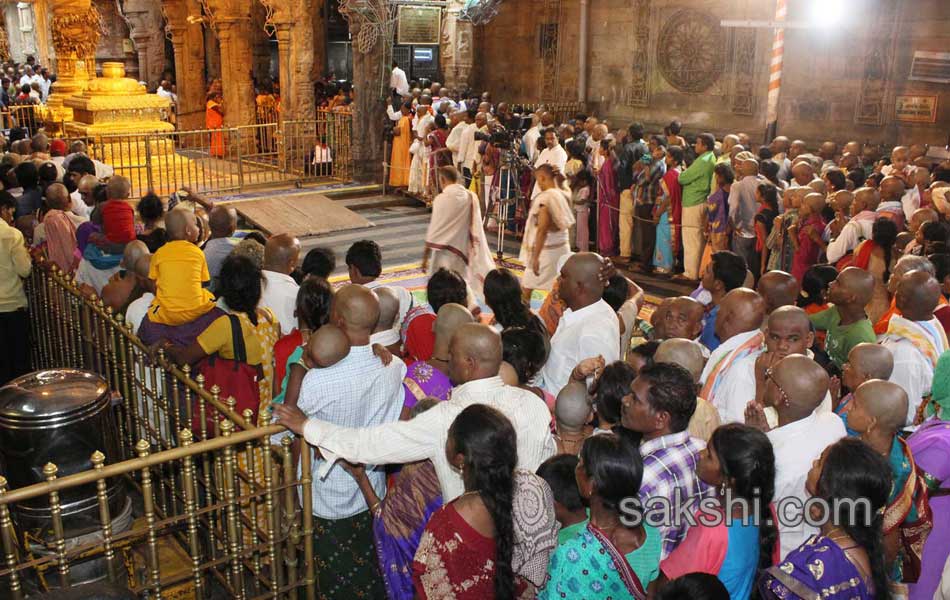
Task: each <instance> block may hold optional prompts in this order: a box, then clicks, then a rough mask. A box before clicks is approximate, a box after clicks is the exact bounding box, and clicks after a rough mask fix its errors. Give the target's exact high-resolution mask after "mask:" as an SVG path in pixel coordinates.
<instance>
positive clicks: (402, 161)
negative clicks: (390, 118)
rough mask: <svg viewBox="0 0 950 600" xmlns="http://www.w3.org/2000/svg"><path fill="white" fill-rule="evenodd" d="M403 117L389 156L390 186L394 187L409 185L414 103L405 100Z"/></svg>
mask: <svg viewBox="0 0 950 600" xmlns="http://www.w3.org/2000/svg"><path fill="white" fill-rule="evenodd" d="M399 110H400V111H401V112H402V117H400V118H399V123H397V124H396V127H395V128H394V129H393V149H392V153H391V155H390V158H389V186H390V187H394V188H408V187H409V167H410V164H411V160H412V155H411V154H409V147H410V146H411V145H412V140H413V132H412V104H410V103H409V102H404V103H403V105H402V107H400V109H399Z"/></svg>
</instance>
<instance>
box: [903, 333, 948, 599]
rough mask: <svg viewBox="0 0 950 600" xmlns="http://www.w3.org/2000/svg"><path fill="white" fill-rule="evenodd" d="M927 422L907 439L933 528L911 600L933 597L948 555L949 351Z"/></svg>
mask: <svg viewBox="0 0 950 600" xmlns="http://www.w3.org/2000/svg"><path fill="white" fill-rule="evenodd" d="M930 394H931V396H930V403H929V404H927V406H926V407H925V409H924V410H925V415H926V417H927V420H925V421H924V422H923V424H922V425H921V426H920V427H919V428H918V429H917V431H915V432H914V434H913V435H911V436H910V437H909V438H908V439H907V446H908V447H909V448H910V451H911V454H912V455H913V457H914V461H915V463H916V464H917V468H918V469H919V470H920V471H922V472H923V473H924V480H925V481H926V483H927V487H928V491H929V494H930V511H931V513H932V515H933V516H932V519H933V529H932V530H931V532H930V535H928V536H927V540H926V541H925V542H924V544H923V555H922V558H921V564H920V577H919V578H918V579H917V583H912V584H910V586H909V587H910V598H911V600H930V599H931V598H933V597H934V593H935V592H936V591H937V587H938V586H939V585H940V578H941V576H942V574H943V572H944V564H945V563H946V561H947V556H950V460H947V457H948V456H950V352H944V353H943V354H942V355H941V356H940V358H939V359H938V360H937V368H936V369H934V378H933V383H932V385H931V392H930Z"/></svg>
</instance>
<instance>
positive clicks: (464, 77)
mask: <svg viewBox="0 0 950 600" xmlns="http://www.w3.org/2000/svg"><path fill="white" fill-rule="evenodd" d="M463 4H464V3H463V2H462V1H461V0H449V3H448V6H447V8H446V10H445V11H443V13H442V39H441V40H440V44H439V66H440V67H441V70H442V77H443V78H445V81H444V85H445V86H446V87H448V88H453V89H456V90H463V89H466V88H467V87H468V86H469V84H470V82H471V76H472V65H473V63H474V58H473V57H474V48H473V45H474V43H475V35H474V33H475V32H474V27H473V26H472V24H471V23H469V22H467V21H459V20H458V15H459V12H460V11H461V10H462V5H463Z"/></svg>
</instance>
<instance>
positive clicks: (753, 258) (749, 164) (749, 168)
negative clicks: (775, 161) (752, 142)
mask: <svg viewBox="0 0 950 600" xmlns="http://www.w3.org/2000/svg"><path fill="white" fill-rule="evenodd" d="M763 181H765V178H764V177H760V176H759V163H758V162H757V161H756V160H755V159H752V158H749V159H746V160H743V161H740V162H739V164H738V169H737V172H736V181H735V182H734V183H733V184H732V187H731V188H730V189H729V223H730V225H731V226H732V231H733V234H732V251H733V252H735V253H736V254H738V255H739V256H741V257H742V258H744V259H745V261H746V264H747V265H748V266H749V268H751V269H752V271H753V272H754V273H758V272H759V263H758V254H757V253H756V251H755V215H756V213H757V212H758V209H759V203H758V201H757V200H756V197H755V191H756V189H757V188H758V187H759V184H760V183H762V182H763Z"/></svg>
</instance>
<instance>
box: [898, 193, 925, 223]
mask: <svg viewBox="0 0 950 600" xmlns="http://www.w3.org/2000/svg"><path fill="white" fill-rule="evenodd" d="M901 206H903V207H904V218H906V219H907V220H908V221H910V218H911V217H912V216H914V213H915V212H916V211H917V209H918V208H920V192H919V191H918V190H917V186H916V185H915V186H912V187H911V188H910V189H909V190H907V191H906V192H904V195H903V196H901Z"/></svg>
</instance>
